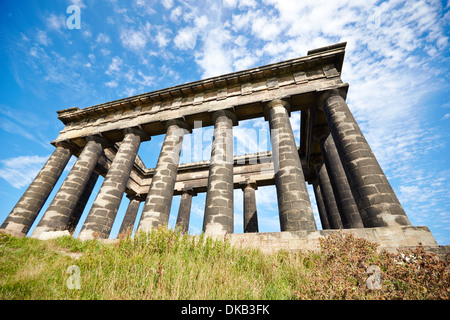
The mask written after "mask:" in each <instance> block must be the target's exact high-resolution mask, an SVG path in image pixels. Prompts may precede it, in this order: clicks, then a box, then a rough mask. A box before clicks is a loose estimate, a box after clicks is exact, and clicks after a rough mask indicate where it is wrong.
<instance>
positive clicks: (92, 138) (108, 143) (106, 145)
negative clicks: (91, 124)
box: [85, 134, 114, 149]
mask: <svg viewBox="0 0 450 320" xmlns="http://www.w3.org/2000/svg"><path fill="white" fill-rule="evenodd" d="M85 139H86V143H87V142H90V141H95V142H97V143H100V144H101V145H102V147H103V149H104V148H110V147H112V146H114V143H113V142H111V141H109V140H108V139H106V138H105V137H103V136H102V135H99V134H95V135H91V136H87V137H86V138H85Z"/></svg>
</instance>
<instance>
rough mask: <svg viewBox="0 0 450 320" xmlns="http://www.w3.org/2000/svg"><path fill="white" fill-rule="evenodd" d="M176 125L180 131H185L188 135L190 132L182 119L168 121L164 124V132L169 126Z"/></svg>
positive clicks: (189, 128) (190, 129)
mask: <svg viewBox="0 0 450 320" xmlns="http://www.w3.org/2000/svg"><path fill="white" fill-rule="evenodd" d="M173 125H176V126H178V127H180V128H181V129H185V130H187V131H188V132H189V133H191V132H192V128H191V127H190V126H189V125H188V124H187V123H186V121H185V120H184V119H172V120H168V121H166V123H165V127H166V130H167V129H169V127H170V126H173Z"/></svg>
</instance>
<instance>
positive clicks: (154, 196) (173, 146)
mask: <svg viewBox="0 0 450 320" xmlns="http://www.w3.org/2000/svg"><path fill="white" fill-rule="evenodd" d="M166 127H167V132H166V136H165V138H164V142H163V145H162V148H161V152H160V154H159V158H158V163H157V164H156V168H155V174H154V175H153V178H152V183H151V185H150V190H149V192H148V195H147V199H146V200H145V205H144V209H143V211H142V216H141V220H140V222H139V227H138V230H140V231H150V230H151V229H152V228H157V227H158V226H167V223H168V221H169V214H170V208H171V206H172V196H173V189H174V187H175V182H176V178H177V169H178V162H179V160H180V153H181V147H182V143H183V137H184V135H185V134H186V133H188V129H187V126H186V124H185V123H184V122H182V121H169V122H167V124H166Z"/></svg>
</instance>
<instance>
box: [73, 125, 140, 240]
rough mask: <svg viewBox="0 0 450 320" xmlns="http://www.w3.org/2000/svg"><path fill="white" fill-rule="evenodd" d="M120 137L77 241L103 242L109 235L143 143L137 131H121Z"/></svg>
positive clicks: (132, 129) (131, 129)
mask: <svg viewBox="0 0 450 320" xmlns="http://www.w3.org/2000/svg"><path fill="white" fill-rule="evenodd" d="M124 133H125V137H124V138H123V140H122V142H121V144H120V147H119V150H118V151H117V154H116V156H115V157H114V160H113V161H112V163H111V166H110V168H109V170H108V173H107V174H106V177H105V180H104V181H103V184H102V186H101V187H100V190H99V192H98V195H97V197H96V198H95V201H94V203H93V204H92V207H91V210H90V211H89V214H88V216H87V218H86V221H85V222H84V225H83V227H82V229H81V231H80V234H79V235H78V238H79V239H81V240H85V239H93V238H96V237H98V238H101V239H106V238H108V236H109V233H110V232H111V228H112V226H113V224H114V219H115V218H116V214H117V210H118V209H119V205H120V202H121V201H122V196H123V193H124V191H125V188H126V186H127V182H128V179H129V178H130V172H131V169H132V168H133V164H134V161H135V159H136V155H137V152H138V149H139V146H140V143H141V141H142V139H143V132H142V131H141V130H139V129H135V128H130V129H125V130H124Z"/></svg>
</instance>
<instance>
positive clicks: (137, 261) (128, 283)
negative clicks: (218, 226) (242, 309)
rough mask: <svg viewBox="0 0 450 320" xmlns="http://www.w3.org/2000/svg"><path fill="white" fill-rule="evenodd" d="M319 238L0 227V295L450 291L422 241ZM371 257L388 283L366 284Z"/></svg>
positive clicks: (344, 295)
mask: <svg viewBox="0 0 450 320" xmlns="http://www.w3.org/2000/svg"><path fill="white" fill-rule="evenodd" d="M321 247H322V251H321V252H319V253H311V252H295V253H290V252H287V251H278V252H277V253H274V254H263V253H262V252H261V251H260V250H256V249H253V250H251V249H238V248H235V247H232V246H231V245H230V244H229V243H228V242H227V241H221V240H214V241H213V240H211V239H210V238H204V237H203V236H196V237H192V236H187V235H183V234H181V233H179V232H174V231H172V230H164V229H158V230H154V231H152V232H150V233H139V234H137V235H135V237H134V238H130V237H125V238H123V239H121V240H120V241H118V242H116V243H114V244H104V243H101V242H100V241H95V240H92V241H84V242H82V241H80V240H77V239H73V238H71V237H62V238H58V239H55V240H49V241H40V240H36V239H29V238H14V237H10V236H7V235H1V236H0V275H1V277H0V299H189V300H191V299H239V300H242V299H383V298H388V299H398V298H404V299H409V298H412V299H448V298H449V265H448V262H447V261H444V260H443V259H440V258H438V257H437V256H436V255H432V254H429V253H425V252H424V251H423V249H421V248H418V249H417V250H419V251H417V250H416V251H415V252H409V253H407V255H406V254H405V253H399V254H398V255H390V254H387V253H377V251H376V245H375V244H372V243H369V242H367V241H365V240H362V239H356V238H354V237H353V236H351V235H343V234H338V235H332V236H329V237H327V238H325V239H323V241H322V242H321ZM401 254H403V257H409V256H414V262H412V261H413V260H411V259H410V260H408V262H406V260H405V259H403V260H402V261H400V260H399V259H400V258H399V257H402V255H401ZM73 265H74V266H76V267H77V268H79V269H77V270H79V280H80V288H79V289H76V288H73V287H72V289H70V285H69V286H68V279H69V281H70V278H71V277H72V278H73V277H74V276H78V275H76V274H73V273H68V270H71V269H68V268H69V267H70V266H73ZM369 265H376V266H379V268H380V270H381V279H382V287H381V289H377V290H369V289H368V288H367V285H366V280H367V278H368V277H369V275H368V274H367V273H366V271H367V266H369ZM419 266H420V267H419ZM418 267H419V268H418ZM424 288H425V289H424Z"/></svg>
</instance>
